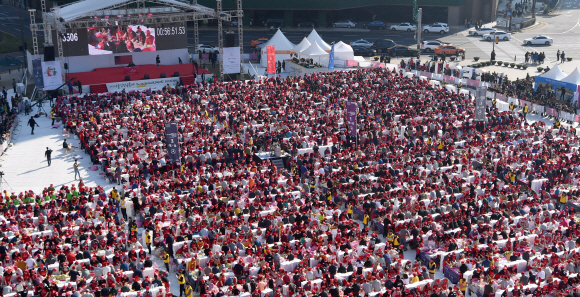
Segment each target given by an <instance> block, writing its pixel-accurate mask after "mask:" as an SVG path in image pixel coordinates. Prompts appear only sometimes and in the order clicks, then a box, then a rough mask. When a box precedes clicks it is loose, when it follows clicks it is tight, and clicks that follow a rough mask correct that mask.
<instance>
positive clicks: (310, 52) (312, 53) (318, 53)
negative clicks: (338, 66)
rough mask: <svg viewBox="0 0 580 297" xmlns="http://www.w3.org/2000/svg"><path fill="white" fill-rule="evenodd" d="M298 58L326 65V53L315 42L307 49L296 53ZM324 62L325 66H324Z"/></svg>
mask: <svg viewBox="0 0 580 297" xmlns="http://www.w3.org/2000/svg"><path fill="white" fill-rule="evenodd" d="M298 56H300V58H308V59H312V60H313V61H314V62H318V63H320V64H322V65H328V53H327V52H326V51H324V50H323V49H322V48H321V47H320V45H318V42H316V41H314V42H313V43H312V44H311V45H310V46H309V47H308V48H307V49H305V50H303V51H301V52H300V53H298ZM325 57H326V59H325ZM325 62H326V64H324V63H325Z"/></svg>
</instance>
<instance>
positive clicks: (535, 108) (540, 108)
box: [532, 104, 544, 113]
mask: <svg viewBox="0 0 580 297" xmlns="http://www.w3.org/2000/svg"><path fill="white" fill-rule="evenodd" d="M532 110H533V111H535V112H537V113H544V106H542V105H539V104H532Z"/></svg>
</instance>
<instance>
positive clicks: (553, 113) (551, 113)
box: [546, 107, 558, 117]
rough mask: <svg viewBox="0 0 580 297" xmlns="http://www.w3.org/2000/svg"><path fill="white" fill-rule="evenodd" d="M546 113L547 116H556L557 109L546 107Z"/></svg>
mask: <svg viewBox="0 0 580 297" xmlns="http://www.w3.org/2000/svg"><path fill="white" fill-rule="evenodd" d="M546 114H547V115H549V116H553V117H557V116H558V111H557V110H555V109H553V108H551V107H546Z"/></svg>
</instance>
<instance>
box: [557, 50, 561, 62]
mask: <svg viewBox="0 0 580 297" xmlns="http://www.w3.org/2000/svg"><path fill="white" fill-rule="evenodd" d="M556 62H560V50H558V52H557V53H556Z"/></svg>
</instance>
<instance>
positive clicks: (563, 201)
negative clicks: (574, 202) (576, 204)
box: [560, 193, 568, 210]
mask: <svg viewBox="0 0 580 297" xmlns="http://www.w3.org/2000/svg"><path fill="white" fill-rule="evenodd" d="M566 203H568V196H566V193H562V194H560V210H563V209H564V207H565V206H566Z"/></svg>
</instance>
